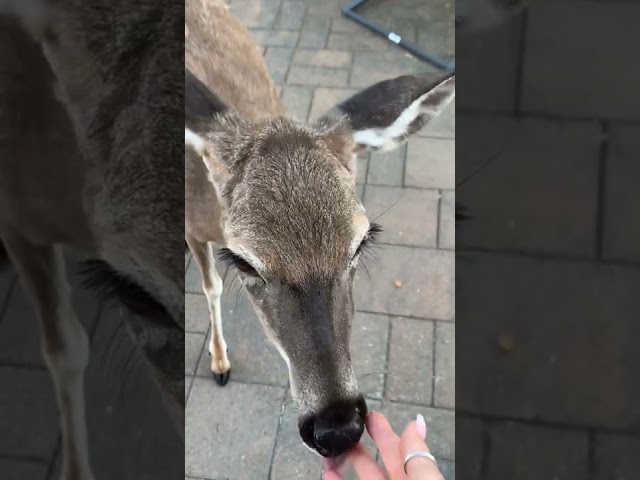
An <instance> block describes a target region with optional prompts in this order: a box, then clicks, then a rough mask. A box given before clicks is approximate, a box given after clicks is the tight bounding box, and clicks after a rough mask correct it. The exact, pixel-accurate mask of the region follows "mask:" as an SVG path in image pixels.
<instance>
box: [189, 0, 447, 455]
mask: <svg viewBox="0 0 640 480" xmlns="http://www.w3.org/2000/svg"><path fill="white" fill-rule="evenodd" d="M454 95H455V77H454V76H453V75H452V74H444V75H433V74H424V75H405V76H401V77H398V78H395V79H390V80H387V81H384V82H380V83H378V84H375V85H372V86H371V87H369V88H367V89H364V90H363V91H362V92H359V93H358V94H356V95H354V96H353V97H351V98H349V99H347V100H345V101H344V102H341V103H340V104H339V105H336V106H335V107H334V108H332V109H330V110H329V111H328V112H325V114H324V115H322V116H321V118H319V119H318V120H317V121H314V122H311V123H306V122H303V121H301V120H298V119H294V118H292V117H289V116H287V115H286V112H285V108H284V106H283V105H282V103H281V101H280V100H279V98H278V95H277V93H276V88H275V86H274V84H273V82H272V81H271V79H270V78H269V75H268V71H267V67H266V65H265V62H264V60H263V58H262V55H261V53H260V51H259V50H258V47H257V46H256V45H255V44H254V42H253V41H252V40H251V37H250V35H249V33H248V31H247V30H246V29H245V28H244V27H243V26H242V25H240V23H239V22H238V21H237V20H236V19H235V18H234V17H233V16H232V15H231V14H230V13H229V11H228V8H227V6H226V5H225V4H224V3H223V2H222V1H221V0H189V1H188V2H187V3H186V5H185V144H186V146H187V148H186V150H185V187H186V191H185V208H186V211H185V214H186V217H185V239H186V243H187V245H188V247H189V248H190V250H191V251H192V253H193V257H194V259H195V261H196V263H197V264H198V266H199V267H200V271H201V274H202V285H203V290H204V293H205V295H206V297H207V299H208V304H209V310H210V321H211V336H210V343H209V352H210V354H211V371H212V373H213V375H214V378H215V380H216V381H217V382H218V383H219V384H220V385H225V384H226V383H227V381H228V380H229V378H230V371H231V364H230V362H229V358H228V354H227V343H226V341H225V339H224V334H223V330H222V318H221V308H220V296H221V295H222V280H221V279H220V276H219V275H218V273H217V272H216V269H215V257H214V247H217V248H220V249H221V258H222V259H223V260H224V261H225V262H226V263H228V264H229V265H231V266H232V267H234V268H236V269H237V270H238V273H239V278H240V281H241V282H242V283H243V285H244V286H245V288H246V291H247V292H248V294H249V298H250V300H251V302H252V303H253V305H254V307H255V311H256V313H257V316H258V318H259V319H260V321H261V323H262V326H263V327H264V329H265V332H266V335H267V337H268V338H269V339H270V340H271V341H272V342H273V343H274V345H275V346H276V347H277V349H278V350H279V352H280V353H281V355H282V357H283V359H284V360H285V362H286V363H287V365H288V367H289V377H290V384H291V389H292V393H293V396H294V398H295V400H296V401H297V403H298V405H299V409H300V416H299V430H300V435H301V438H302V440H303V441H304V443H305V444H306V445H307V446H308V447H309V448H311V449H312V450H313V451H315V452H316V453H318V454H320V455H322V456H327V457H335V456H337V455H340V454H342V453H344V452H345V451H346V450H347V449H349V448H351V446H353V445H354V444H355V443H356V442H357V441H358V440H359V438H360V436H361V435H362V430H363V421H364V417H365V415H366V411H367V407H366V402H365V401H364V398H363V396H362V395H361V394H360V392H359V390H358V385H357V381H356V378H355V375H354V372H353V368H352V365H351V360H350V355H349V349H348V345H349V336H350V328H351V319H352V317H353V313H354V305H353V300H352V284H353V278H354V275H355V268H356V267H357V265H358V262H359V258H360V254H361V251H362V249H364V248H366V247H367V246H368V244H370V242H371V241H372V240H373V237H374V236H375V233H376V232H377V231H378V227H377V226H376V225H375V224H372V223H371V222H370V221H369V219H368V218H367V216H366V212H365V210H364V208H363V206H362V205H361V203H360V202H359V201H358V200H357V199H356V197H355V169H356V161H355V160H356V153H357V152H359V151H362V150H378V151H383V150H390V149H393V148H396V147H397V146H399V145H400V144H401V143H402V142H404V141H406V139H407V138H408V137H409V136H410V135H412V134H414V133H416V132H417V131H419V130H420V129H421V128H422V127H423V126H424V125H425V124H426V123H427V122H428V121H429V120H431V119H432V118H434V117H435V116H437V115H438V114H439V113H440V112H441V111H442V110H443V109H444V107H446V105H448V104H449V102H450V101H451V100H452V99H453V97H454ZM232 348H233V347H232Z"/></svg>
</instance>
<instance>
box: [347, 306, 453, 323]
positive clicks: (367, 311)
mask: <svg viewBox="0 0 640 480" xmlns="http://www.w3.org/2000/svg"><path fill="white" fill-rule="evenodd" d="M356 311H357V312H360V313H367V314H370V315H387V316H388V317H393V318H395V317H398V318H408V319H411V320H424V321H427V322H444V323H454V322H455V319H450V320H445V319H442V318H428V317H418V316H416V315H402V314H400V313H389V312H374V311H372V310H362V309H360V308H358V309H356Z"/></svg>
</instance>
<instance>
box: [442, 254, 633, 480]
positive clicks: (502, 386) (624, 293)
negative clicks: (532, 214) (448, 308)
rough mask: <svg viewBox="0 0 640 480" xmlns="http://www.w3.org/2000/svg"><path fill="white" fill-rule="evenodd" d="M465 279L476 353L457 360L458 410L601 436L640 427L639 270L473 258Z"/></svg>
mask: <svg viewBox="0 0 640 480" xmlns="http://www.w3.org/2000/svg"><path fill="white" fill-rule="evenodd" d="M456 276H457V282H456V292H455V293H456V300H457V302H456V306H457V312H456V313H457V315H458V319H459V321H462V319H464V322H465V323H464V325H463V326H461V327H460V329H458V332H464V333H463V334H458V335H457V336H456V349H457V350H458V351H464V352H473V354H467V355H462V356H460V357H459V358H456V370H457V372H458V377H457V379H458V382H456V408H459V409H461V410H463V411H465V412H470V413H476V414H482V415H493V416H501V417H508V418H514V419H522V420H536V421H546V422H554V423H562V424H566V425H577V426H590V427H593V428H609V429H612V428H618V429H622V428H627V427H628V426H629V425H633V424H637V421H638V418H640V406H639V405H638V404H637V402H635V401H634V399H635V398H638V396H640V384H638V382H637V381H636V380H635V379H636V377H637V372H636V370H635V369H634V368H632V367H630V366H631V365H638V364H640V351H638V349H635V348H622V349H620V345H628V344H629V341H630V340H629V339H631V338H638V336H640V324H638V322H637V315H636V314H635V312H638V311H640V297H638V291H640V271H638V269H634V268H628V267H616V266H611V265H605V264H596V263H590V262H567V261H562V260H553V259H537V258H526V257H520V256H513V255H500V254H480V253H471V252H468V253H467V252H465V254H464V255H459V256H458V257H457V258H456ZM489 279H490V280H491V281H488V280H489ZM586 299H591V300H589V301H587V300H586ZM611 319H615V321H611ZM501 336H510V337H512V338H513V342H514V347H513V349H512V351H511V353H505V352H504V351H502V350H501V349H500V348H499V346H498V340H499V338H500V337H501ZM459 372H464V376H463V378H461V376H460V373H459ZM611 372H616V373H615V375H612V374H611ZM524 377H526V379H527V381H526V382H523V381H522V379H523V378H524ZM462 379H463V380H464V381H460V380H462ZM594 379H598V388H593V382H594ZM611 392H626V393H625V395H612V394H611ZM492 478H493V477H492ZM495 478H498V477H495Z"/></svg>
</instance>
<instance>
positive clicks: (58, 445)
mask: <svg viewBox="0 0 640 480" xmlns="http://www.w3.org/2000/svg"><path fill="white" fill-rule="evenodd" d="M61 450H62V434H61V433H58V439H57V440H56V446H55V448H54V449H53V454H52V455H51V459H50V460H49V464H48V466H47V473H46V474H45V477H44V478H46V479H47V480H53V472H54V470H55V468H56V459H57V458H58V455H60V451H61Z"/></svg>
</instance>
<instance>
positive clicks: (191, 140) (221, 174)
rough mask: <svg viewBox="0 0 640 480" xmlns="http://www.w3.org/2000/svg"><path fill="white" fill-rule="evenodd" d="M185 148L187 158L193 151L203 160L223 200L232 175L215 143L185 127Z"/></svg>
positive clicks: (210, 178) (219, 196)
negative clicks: (190, 150)
mask: <svg viewBox="0 0 640 480" xmlns="http://www.w3.org/2000/svg"><path fill="white" fill-rule="evenodd" d="M184 146H185V157H186V155H188V154H189V153H188V152H189V149H192V150H193V151H194V152H195V153H196V154H197V155H198V156H199V157H200V158H201V159H202V161H203V163H204V165H205V166H206V167H207V171H208V172H209V180H210V181H211V183H212V184H213V186H214V187H215V189H216V192H217V194H218V198H219V199H220V200H222V199H223V197H224V195H225V187H226V184H227V181H228V180H229V177H230V175H229V168H228V166H227V165H226V164H225V163H224V162H223V161H222V159H221V157H220V155H219V154H218V152H217V151H216V150H217V149H216V148H215V147H216V146H215V145H214V143H213V142H212V141H211V140H210V139H208V138H206V137H204V136H202V135H199V134H197V133H195V132H194V131H193V130H191V129H189V128H188V127H184ZM187 168H188V167H187Z"/></svg>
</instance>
